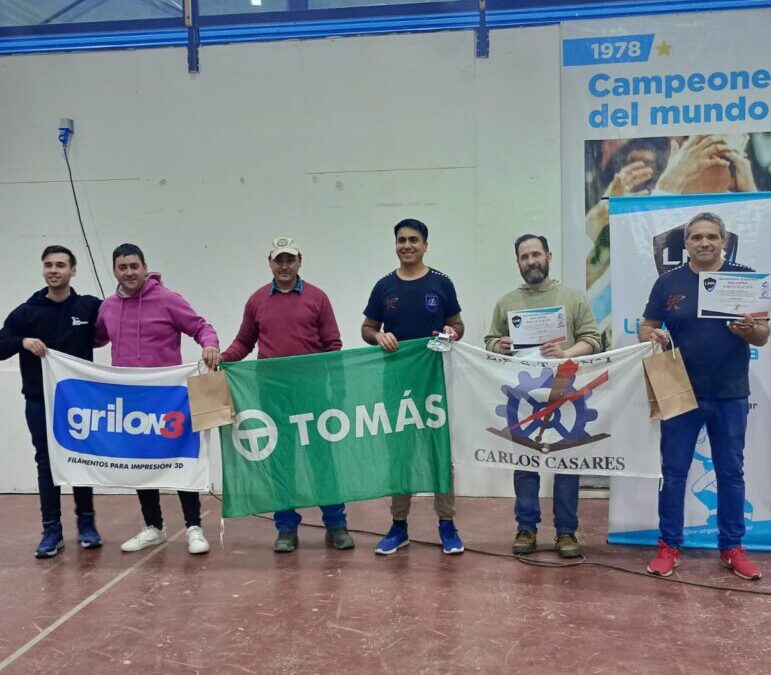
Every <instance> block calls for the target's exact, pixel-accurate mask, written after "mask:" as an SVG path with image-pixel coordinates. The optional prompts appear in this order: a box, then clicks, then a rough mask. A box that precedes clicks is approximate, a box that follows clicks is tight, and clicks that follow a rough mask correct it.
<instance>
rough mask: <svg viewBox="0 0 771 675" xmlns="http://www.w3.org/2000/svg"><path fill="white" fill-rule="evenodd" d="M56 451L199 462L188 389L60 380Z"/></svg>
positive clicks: (55, 411)
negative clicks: (186, 458)
mask: <svg viewBox="0 0 771 675" xmlns="http://www.w3.org/2000/svg"><path fill="white" fill-rule="evenodd" d="M53 431H54V437H55V438H56V440H57V442H58V443H59V445H61V446H62V447H64V448H66V449H67V450H71V451H72V452H78V453H82V454H86V455H98V456H102V457H116V458H122V459H170V458H173V457H190V458H196V457H198V452H199V449H200V439H199V436H198V434H197V433H194V432H193V430H192V427H191V425H190V404H189V402H188V397H187V387H183V386H139V385H123V384H109V383H104V382H90V381H87V380H74V379H70V380H62V381H61V382H59V383H58V384H57V385H56V391H55V393H54V419H53Z"/></svg>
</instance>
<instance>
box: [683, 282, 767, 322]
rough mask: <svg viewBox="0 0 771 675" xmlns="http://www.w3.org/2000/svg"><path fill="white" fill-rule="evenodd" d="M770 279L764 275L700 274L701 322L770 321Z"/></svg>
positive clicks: (699, 310)
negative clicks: (749, 318) (750, 318)
mask: <svg viewBox="0 0 771 675" xmlns="http://www.w3.org/2000/svg"><path fill="white" fill-rule="evenodd" d="M770 282H771V275H769V274H763V273H761V272H699V309H698V317H699V318H700V319H738V318H740V317H741V316H742V315H743V314H752V316H754V317H756V318H759V319H764V318H765V319H767V318H768V313H769V309H771V288H769V283H770Z"/></svg>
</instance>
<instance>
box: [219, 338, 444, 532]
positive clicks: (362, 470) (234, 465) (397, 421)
mask: <svg viewBox="0 0 771 675" xmlns="http://www.w3.org/2000/svg"><path fill="white" fill-rule="evenodd" d="M426 343H427V340H425V339H422V340H409V341H406V342H402V343H400V345H399V349H398V351H396V352H384V351H383V350H381V349H380V348H379V347H365V348H362V349H352V350H347V351H343V352H326V353H323V354H310V355H308V356H290V357H287V358H280V359H258V360H252V361H244V362H239V363H224V364H223V368H224V370H225V374H226V376H227V379H228V385H229V387H230V392H231V395H232V397H233V404H234V407H235V412H236V419H235V422H234V423H233V424H232V425H230V426H226V427H221V428H220V440H221V445H222V477H223V490H222V491H223V508H222V513H223V516H224V517H225V518H236V517H239V516H247V515H252V514H256V513H265V512H269V511H281V510H285V509H290V508H298V507H304V506H322V505H328V504H339V503H341V502H347V501H357V500H363V499H374V498H376V497H383V496H385V495H396V494H407V493H414V492H448V491H449V490H450V488H451V477H450V462H451V460H450V436H449V430H448V424H447V397H446V392H445V385H444V371H443V369H442V355H441V353H440V352H435V351H431V350H429V349H427V348H426Z"/></svg>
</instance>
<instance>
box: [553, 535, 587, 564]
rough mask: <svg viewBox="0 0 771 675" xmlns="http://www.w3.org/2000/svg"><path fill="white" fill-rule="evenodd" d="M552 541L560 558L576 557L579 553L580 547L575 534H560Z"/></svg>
mask: <svg viewBox="0 0 771 675" xmlns="http://www.w3.org/2000/svg"><path fill="white" fill-rule="evenodd" d="M554 541H555V544H554V548H555V549H556V550H557V553H558V554H559V557H560V558H578V557H579V556H580V555H581V547H580V546H579V545H578V539H576V535H575V534H560V535H558V536H556V537H555V538H554Z"/></svg>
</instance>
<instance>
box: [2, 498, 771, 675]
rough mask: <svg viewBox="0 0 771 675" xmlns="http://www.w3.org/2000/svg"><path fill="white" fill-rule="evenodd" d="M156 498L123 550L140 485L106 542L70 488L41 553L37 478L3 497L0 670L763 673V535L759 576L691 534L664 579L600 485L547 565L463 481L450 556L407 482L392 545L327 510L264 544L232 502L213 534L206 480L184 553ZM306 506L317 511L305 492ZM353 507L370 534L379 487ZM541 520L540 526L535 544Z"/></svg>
mask: <svg viewBox="0 0 771 675" xmlns="http://www.w3.org/2000/svg"><path fill="white" fill-rule="evenodd" d="M162 499H163V507H164V514H165V516H166V521H167V526H168V530H169V535H170V539H171V540H170V541H169V542H168V543H167V544H165V545H163V546H160V547H157V548H155V549H148V550H145V551H142V552H140V553H134V554H125V553H121V551H120V548H119V545H120V542H121V541H123V540H124V539H126V538H128V537H129V536H131V535H133V534H135V532H136V531H137V530H138V528H139V526H140V517H139V505H138V503H137V500H136V498H135V497H134V496H132V495H129V496H100V497H98V498H97V500H96V505H97V522H98V525H99V529H100V531H101V533H102V536H103V537H104V540H105V545H104V546H103V547H102V548H101V549H97V550H92V551H85V550H82V549H80V548H79V547H78V545H77V541H76V539H75V533H74V516H73V515H71V513H69V512H70V511H71V504H72V502H71V500H70V498H69V497H65V498H64V500H63V503H64V504H65V505H66V508H67V511H68V515H67V516H66V517H65V520H64V524H65V537H66V547H65V549H64V551H63V552H62V553H61V554H60V555H58V556H57V557H55V558H53V559H49V560H36V559H34V557H33V551H34V549H35V546H36V545H37V542H38V538H39V534H38V500H37V496H36V495H2V496H0V531H2V533H3V537H2V540H1V541H0V560H2V563H1V565H0V589H2V593H0V603H1V607H2V612H0V671H2V672H3V673H4V674H5V673H8V674H9V675H10V674H14V675H19V674H22V673H30V674H31V673H78V674H81V675H82V674H89V675H100V674H102V673H108V674H110V675H119V674H120V673H169V674H170V673H190V674H194V673H228V674H230V673H232V674H234V675H235V674H242V673H247V674H260V675H262V674H276V675H278V674H284V673H287V674H295V673H296V674H303V675H304V674H309V675H310V674H318V675H324V674H347V675H359V674H368V673H410V674H412V673H414V674H426V675H428V674H436V675H445V674H452V673H464V674H465V673H518V672H528V673H572V674H576V675H578V674H581V673H612V674H614V675H618V674H620V673H667V674H668V675H671V674H673V673H688V674H693V673H697V674H699V675H704V674H710V673H715V674H718V673H729V672H730V673H732V674H735V675H738V674H754V673H758V674H759V673H768V672H769V664H771V640H770V639H769V637H771V554H769V553H763V554H754V559H755V560H756V561H757V562H758V563H759V564H760V565H761V566H762V568H763V571H764V573H765V576H764V578H763V579H762V580H760V581H758V582H746V581H742V580H740V579H738V578H736V577H734V576H732V575H731V574H730V573H729V572H728V571H727V570H724V569H723V568H721V567H720V566H719V565H718V562H717V554H716V553H715V552H714V551H690V550H689V551H686V552H685V553H684V556H683V560H682V564H681V566H680V567H679V568H678V570H677V571H676V573H675V576H674V579H675V580H676V581H669V580H661V579H656V578H652V577H649V576H647V575H645V574H639V573H640V572H642V571H643V570H644V565H645V562H646V560H647V558H648V557H649V556H650V555H651V552H652V550H653V549H651V548H635V547H618V546H613V547H611V546H607V545H606V544H605V543H604V535H605V531H606V527H607V504H608V502H607V501H605V500H582V502H581V507H580V508H581V510H580V516H581V519H582V529H581V535H582V541H583V543H584V544H585V549H586V551H585V552H586V562H585V563H582V564H580V565H577V566H574V567H569V568H563V569H553V568H548V567H536V566H531V565H525V564H523V563H521V562H518V561H517V560H516V559H514V558H513V557H512V556H511V555H510V554H509V550H510V548H509V547H510V542H511V539H512V537H513V534H514V525H513V522H512V518H511V513H510V511H511V500H508V499H458V504H457V509H458V516H457V519H456V523H457V525H458V527H459V530H460V533H461V534H462V536H463V539H464V541H465V544H466V547H467V552H466V553H465V554H463V555H460V556H446V555H443V554H442V552H441V550H440V548H439V547H438V546H437V545H436V539H437V538H436V529H435V527H436V523H435V520H434V515H433V513H432V505H431V500H430V498H417V499H416V500H415V501H414V502H413V513H412V515H411V518H410V535H411V537H412V543H411V544H410V546H408V547H406V548H405V549H403V550H401V551H399V552H397V553H396V554H394V555H392V556H389V557H381V556H375V555H374V554H373V549H374V546H375V544H376V542H377V540H378V536H377V535H376V534H369V533H368V534H365V533H357V534H354V536H355V538H356V549H355V550H353V551H335V550H333V549H328V548H327V547H326V546H325V545H324V532H323V529H320V528H318V527H305V526H301V529H300V548H299V549H298V551H297V552H296V553H294V554H289V555H276V554H274V553H273V552H272V549H271V545H272V542H273V538H274V530H273V525H272V523H271V522H270V521H269V520H265V519H259V518H246V519H241V520H233V521H228V522H227V524H226V529H225V533H224V548H222V547H221V546H220V542H219V512H220V504H219V502H218V501H217V500H216V499H215V498H213V497H210V496H206V497H204V498H203V510H204V512H205V513H206V514H207V515H206V516H205V517H204V531H205V532H206V535H207V537H208V538H209V540H210V542H211V544H212V550H211V552H210V553H209V554H208V555H205V556H191V555H189V554H188V553H187V550H186V546H185V541H184V530H183V524H182V522H181V513H180V509H179V505H178V502H177V499H176V496H173V495H170V496H164V497H163V498H162ZM544 502H545V504H544V505H545V507H546V508H547V509H550V504H549V503H548V500H544ZM305 513H306V514H307V515H306V521H305V522H306V523H313V524H318V523H319V518H318V511H317V510H308V511H306V512H305ZM349 523H350V526H351V528H352V529H353V530H368V531H370V532H378V533H382V532H383V531H384V529H385V528H387V526H388V525H389V516H388V506H387V500H378V501H374V502H367V503H360V504H352V505H350V507H349ZM552 536H553V531H552V529H551V528H550V527H549V526H546V527H542V529H541V531H540V532H539V543H540V544H541V545H542V546H543V547H546V545H547V544H549V543H550V542H551V539H552ZM423 541H425V542H428V543H420V542H423ZM537 557H538V559H540V560H543V561H553V562H557V561H558V558H557V557H556V556H555V554H553V553H551V552H544V553H540V554H537ZM590 563H594V564H590ZM614 567H618V568H623V569H626V570H630V571H631V572H632V573H626V572H622V571H618V570H617V569H614ZM677 581H681V582H689V583H677ZM700 585H703V586H710V587H713V588H705V587H703V586H700Z"/></svg>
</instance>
